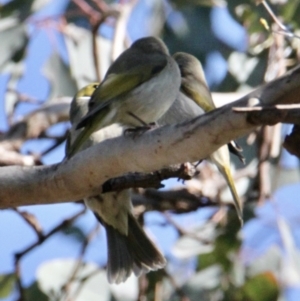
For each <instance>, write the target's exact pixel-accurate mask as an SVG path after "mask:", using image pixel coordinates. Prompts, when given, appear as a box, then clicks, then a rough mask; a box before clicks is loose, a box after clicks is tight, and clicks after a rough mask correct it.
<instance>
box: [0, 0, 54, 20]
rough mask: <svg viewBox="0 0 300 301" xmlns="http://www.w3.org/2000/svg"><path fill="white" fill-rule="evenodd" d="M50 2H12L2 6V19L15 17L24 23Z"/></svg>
mask: <svg viewBox="0 0 300 301" xmlns="http://www.w3.org/2000/svg"><path fill="white" fill-rule="evenodd" d="M49 2H50V0H12V1H9V2H8V3H6V4H4V5H2V6H0V16H1V18H6V17H10V16H15V17H17V18H19V19H20V20H21V21H24V20H25V19H27V18H28V17H29V16H30V15H31V14H32V13H34V12H36V11H38V10H40V9H41V8H43V7H44V6H45V5H46V4H48V3H49Z"/></svg>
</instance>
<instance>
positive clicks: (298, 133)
mask: <svg viewBox="0 0 300 301" xmlns="http://www.w3.org/2000/svg"><path fill="white" fill-rule="evenodd" d="M283 146H284V147H285V148H286V150H287V151H288V152H290V153H291V154H292V155H295V156H297V157H298V158H299V159H300V147H299V146H300V126H299V125H295V126H294V127H293V130H292V132H291V134H289V135H287V136H286V137H285V140H284V143H283Z"/></svg>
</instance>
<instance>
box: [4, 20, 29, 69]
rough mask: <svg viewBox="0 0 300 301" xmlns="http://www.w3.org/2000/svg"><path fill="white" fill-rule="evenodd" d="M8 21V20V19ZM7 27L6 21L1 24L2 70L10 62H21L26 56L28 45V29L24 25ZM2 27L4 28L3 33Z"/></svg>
mask: <svg viewBox="0 0 300 301" xmlns="http://www.w3.org/2000/svg"><path fill="white" fill-rule="evenodd" d="M6 21H7V19H6ZM14 21H15V20H14V19H11V23H12V25H11V26H8V27H6V25H4V24H3V23H4V21H2V22H0V41H1V47H0V70H1V69H3V67H4V66H6V65H7V63H9V62H10V61H13V62H20V61H21V60H22V59H23V58H24V56H25V51H26V48H27V45H28V35H27V29H26V26H25V25H24V24H13V23H14ZM1 27H2V28H4V29H3V30H2V31H1Z"/></svg>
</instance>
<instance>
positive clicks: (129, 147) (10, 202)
mask: <svg viewBox="0 0 300 301" xmlns="http://www.w3.org/2000/svg"><path fill="white" fill-rule="evenodd" d="M299 95H300V66H298V67H297V68H295V69H293V70H291V71H289V72H288V73H286V75H284V76H283V77H281V78H278V79H276V80H274V81H272V82H270V83H268V84H266V85H264V86H261V87H259V88H258V89H256V90H254V91H253V92H251V93H249V94H248V95H246V96H244V97H243V98H241V99H240V100H238V101H237V102H235V103H232V104H229V105H226V106H224V107H222V108H219V109H217V110H214V111H212V112H210V113H208V114H205V115H202V116H199V117H197V118H195V119H193V120H191V121H188V122H184V123H181V124H177V125H170V126H164V127H161V128H158V129H155V130H150V131H148V132H146V133H145V134H143V135H141V136H139V137H136V138H132V137H128V136H122V137H117V138H113V139H107V140H105V141H103V142H102V143H99V144H98V145H95V146H93V147H91V148H89V149H87V150H84V151H82V152H80V153H78V154H77V155H75V156H74V157H73V158H72V159H71V160H69V161H64V162H62V163H61V164H56V165H52V166H37V167H19V166H11V167H2V168H0V207H1V208H6V207H15V206H20V205H29V204H47V203H59V202H67V201H71V200H79V199H82V198H84V197H87V196H92V195H96V194H99V193H101V192H102V186H101V185H102V184H103V183H104V182H105V181H107V180H108V179H111V178H114V177H119V176H121V175H123V174H127V173H130V172H141V173H147V172H152V171H154V170H159V169H161V168H163V167H166V166H169V165H172V164H180V163H182V162H195V161H198V160H200V159H204V158H206V157H207V156H208V155H209V154H210V153H212V152H213V151H215V150H216V149H218V148H219V147H220V146H222V145H224V144H226V143H227V142H228V141H231V140H233V139H236V138H238V137H241V136H244V135H245V134H247V133H249V132H251V131H252V130H253V129H254V128H256V127H257V126H259V125H262V124H270V123H271V124H274V123H276V122H280V121H281V120H278V119H276V120H273V119H272V118H271V119H270V118H263V117H264V116H267V115H270V114H269V112H268V111H267V112H266V111H264V110H262V111H261V112H260V113H261V114H262V115H261V116H262V120H256V121H255V124H253V121H252V120H251V118H249V114H251V113H249V112H246V113H240V112H239V113H237V112H234V111H233V110H232V107H246V106H248V103H253V99H255V100H256V102H258V105H259V106H272V105H276V104H292V103H299V102H300V98H299ZM274 121H275V122H274ZM95 162H97V164H95Z"/></svg>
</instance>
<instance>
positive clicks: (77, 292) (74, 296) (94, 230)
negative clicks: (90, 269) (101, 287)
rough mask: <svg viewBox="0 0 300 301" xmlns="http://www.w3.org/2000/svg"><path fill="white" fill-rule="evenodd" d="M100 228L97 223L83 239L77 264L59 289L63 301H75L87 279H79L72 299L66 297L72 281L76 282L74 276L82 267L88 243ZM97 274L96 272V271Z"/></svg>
mask: <svg viewBox="0 0 300 301" xmlns="http://www.w3.org/2000/svg"><path fill="white" fill-rule="evenodd" d="M99 228H100V224H99V223H98V222H97V224H96V227H94V229H92V231H90V233H89V234H88V235H87V236H86V237H85V239H84V241H83V244H82V247H81V251H80V254H79V256H78V258H77V263H76V265H75V267H74V269H73V272H72V273H71V275H70V277H69V279H68V280H67V281H66V284H65V285H64V286H63V287H62V288H61V290H62V292H63V293H64V295H65V296H63V298H62V299H63V300H64V299H65V300H75V299H76V297H77V296H78V294H79V293H80V291H81V289H82V287H83V285H84V283H85V281H86V280H87V279H88V278H87V277H85V278H83V279H81V281H80V284H79V285H78V287H77V288H76V291H75V292H73V294H72V297H67V296H68V295H69V294H70V286H71V284H72V282H73V281H74V280H76V275H77V273H78V272H79V270H80V267H81V266H83V265H84V261H83V257H84V255H85V253H86V250H87V247H88V245H89V243H90V242H91V241H92V240H93V238H94V236H95V235H96V234H97V232H98V231H99ZM97 272H98V270H97ZM92 275H94V273H93V274H91V275H89V277H91V276H92Z"/></svg>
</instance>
